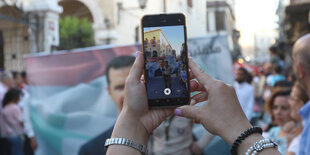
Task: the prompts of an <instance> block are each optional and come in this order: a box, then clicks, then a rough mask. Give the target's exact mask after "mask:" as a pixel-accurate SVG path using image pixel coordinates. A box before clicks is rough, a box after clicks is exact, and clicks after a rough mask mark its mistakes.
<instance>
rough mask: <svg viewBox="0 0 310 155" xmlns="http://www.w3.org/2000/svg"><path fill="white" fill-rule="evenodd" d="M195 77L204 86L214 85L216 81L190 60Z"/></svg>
mask: <svg viewBox="0 0 310 155" xmlns="http://www.w3.org/2000/svg"><path fill="white" fill-rule="evenodd" d="M188 65H189V67H190V69H191V71H192V73H193V75H194V76H195V77H196V79H197V80H198V81H199V83H201V84H202V85H203V86H208V85H212V83H213V82H214V79H213V78H212V77H211V76H210V75H208V74H207V73H206V72H205V71H203V70H202V69H201V68H200V67H199V66H198V65H197V64H196V63H195V62H194V60H193V59H192V58H189V63H188Z"/></svg>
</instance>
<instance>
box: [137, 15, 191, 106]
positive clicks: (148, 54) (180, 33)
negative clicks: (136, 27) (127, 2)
mask: <svg viewBox="0 0 310 155" xmlns="http://www.w3.org/2000/svg"><path fill="white" fill-rule="evenodd" d="M141 23H142V26H141V30H142V33H141V34H142V50H143V52H144V62H145V63H144V77H145V85H146V92H147V97H148V104H149V107H175V106H181V105H186V104H189V100H190V90H189V89H190V88H189V76H188V75H189V74H188V51H187V37H186V26H185V16H184V15H183V14H157V15H145V16H143V17H142V20H141Z"/></svg>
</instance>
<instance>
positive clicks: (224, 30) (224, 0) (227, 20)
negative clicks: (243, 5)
mask: <svg viewBox="0 0 310 155" xmlns="http://www.w3.org/2000/svg"><path fill="white" fill-rule="evenodd" d="M234 5H235V4H234V0H208V1H207V31H208V33H209V34H227V35H228V43H229V48H230V51H232V56H233V58H234V59H236V58H237V57H238V56H240V55H241V48H240V46H239V44H238V39H239V37H240V32H239V31H238V30H237V29H236V24H235V20H236V19H235V9H234Z"/></svg>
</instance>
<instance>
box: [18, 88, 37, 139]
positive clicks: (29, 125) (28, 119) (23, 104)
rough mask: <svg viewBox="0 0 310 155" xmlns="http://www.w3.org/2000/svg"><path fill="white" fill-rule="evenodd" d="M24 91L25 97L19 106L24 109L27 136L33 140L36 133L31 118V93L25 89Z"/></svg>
mask: <svg viewBox="0 0 310 155" xmlns="http://www.w3.org/2000/svg"><path fill="white" fill-rule="evenodd" d="M25 87H26V86H25ZM22 91H23V96H22V97H21V99H20V101H19V103H18V104H19V106H20V107H21V108H22V109H23V115H24V116H23V117H24V131H25V133H26V134H27V136H28V138H31V137H34V131H33V127H32V122H31V116H30V105H29V104H30V103H29V92H28V91H27V90H26V89H25V88H24V89H22Z"/></svg>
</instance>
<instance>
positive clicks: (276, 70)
mask: <svg viewBox="0 0 310 155" xmlns="http://www.w3.org/2000/svg"><path fill="white" fill-rule="evenodd" d="M272 72H273V73H272V74H273V75H272V80H271V83H270V85H271V86H272V87H273V86H274V85H275V84H276V83H277V82H278V81H282V80H285V79H286V78H285V76H284V75H282V68H281V67H280V66H279V65H274V66H273V71H272Z"/></svg>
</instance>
